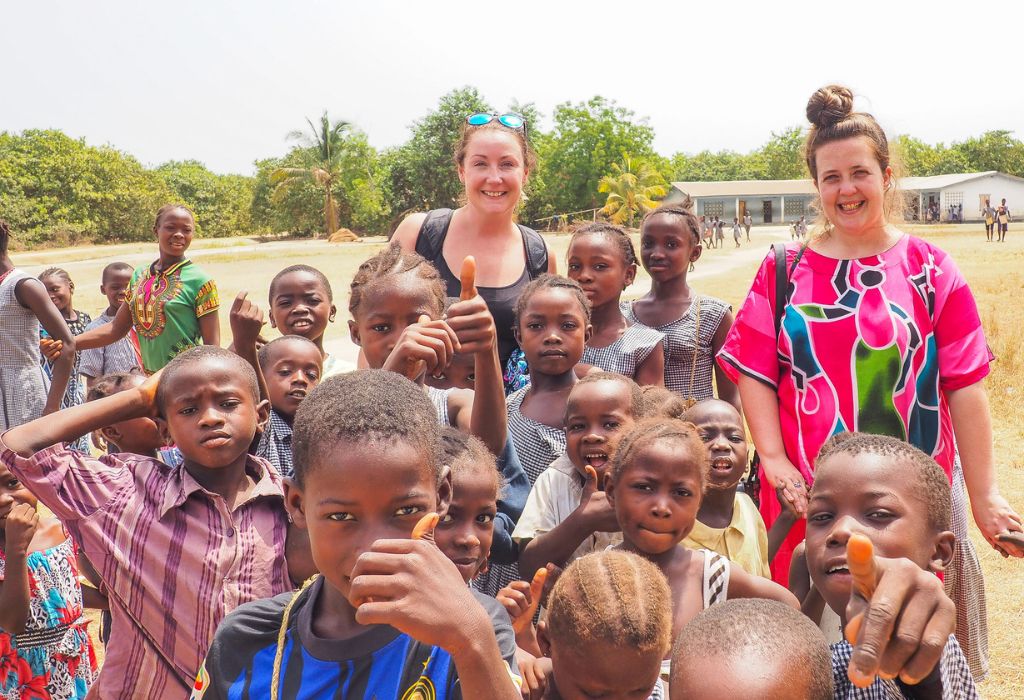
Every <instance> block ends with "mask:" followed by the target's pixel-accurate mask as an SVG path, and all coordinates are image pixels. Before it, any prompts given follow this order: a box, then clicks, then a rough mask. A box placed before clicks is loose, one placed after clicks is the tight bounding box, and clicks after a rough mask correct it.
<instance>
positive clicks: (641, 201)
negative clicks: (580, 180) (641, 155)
mask: <svg viewBox="0 0 1024 700" xmlns="http://www.w3.org/2000/svg"><path fill="white" fill-rule="evenodd" d="M597 189H598V191H599V192H607V193H608V200H607V201H606V202H605V205H604V208H603V209H601V213H602V214H605V215H606V216H609V217H611V220H612V223H615V224H619V225H621V224H627V225H628V226H629V227H630V228H632V227H633V221H634V219H635V218H636V215H637V214H640V213H643V212H648V211H650V210H652V209H654V208H656V207H657V206H658V202H657V200H659V199H661V198H663V197H664V196H665V194H666V193H667V192H668V183H666V182H665V179H664V178H663V177H662V176H661V173H659V172H658V171H657V170H656V169H654V168H653V167H652V166H651V165H650V164H649V163H645V162H644V161H642V160H636V159H634V158H633V157H631V156H629V155H626V154H623V156H622V163H621V164H620V163H612V174H610V175H605V176H604V177H602V178H601V182H600V183H599V184H598V187H597Z"/></svg>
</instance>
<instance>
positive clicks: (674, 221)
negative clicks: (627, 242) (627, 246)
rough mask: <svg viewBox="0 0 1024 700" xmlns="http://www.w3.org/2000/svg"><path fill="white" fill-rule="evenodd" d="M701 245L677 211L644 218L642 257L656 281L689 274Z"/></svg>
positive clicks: (641, 237) (641, 245)
mask: <svg viewBox="0 0 1024 700" xmlns="http://www.w3.org/2000/svg"><path fill="white" fill-rule="evenodd" d="M701 250H702V248H701V245H700V243H699V242H698V241H697V239H696V237H695V236H694V235H693V233H692V232H691V231H690V230H689V227H688V226H687V225H686V223H685V222H684V221H683V220H682V219H681V218H680V217H678V216H675V215H673V214H655V215H654V216H651V217H649V218H648V219H647V220H646V221H645V222H644V227H643V233H642V234H641V236H640V261H641V262H642V263H643V265H644V269H645V270H647V272H648V274H650V276H651V279H653V280H655V281H656V282H665V281H667V280H670V279H673V278H675V277H678V276H679V275H685V274H686V271H687V270H688V269H689V267H690V263H691V262H696V261H697V259H698V258H699V257H700V254H701Z"/></svg>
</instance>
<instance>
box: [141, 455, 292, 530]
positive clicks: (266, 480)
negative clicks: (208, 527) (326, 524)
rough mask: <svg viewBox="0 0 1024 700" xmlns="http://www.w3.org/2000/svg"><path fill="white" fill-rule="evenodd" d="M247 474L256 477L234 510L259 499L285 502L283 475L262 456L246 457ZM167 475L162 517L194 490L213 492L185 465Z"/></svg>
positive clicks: (208, 493) (169, 471) (161, 510)
mask: <svg viewBox="0 0 1024 700" xmlns="http://www.w3.org/2000/svg"><path fill="white" fill-rule="evenodd" d="M245 473H246V474H248V475H249V476H250V477H252V481H251V482H250V483H249V484H248V486H246V488H245V489H244V490H243V491H242V493H240V494H239V497H238V499H237V500H236V502H235V507H234V509H233V510H238V509H239V508H242V507H243V506H245V505H247V504H248V503H251V502H252V501H255V500H256V499H257V498H279V499H281V501H282V502H283V501H284V487H283V486H282V484H281V479H280V477H278V476H277V474H276V473H275V472H274V470H273V469H267V468H266V466H265V465H264V463H263V461H262V460H261V459H260V458H259V457H254V456H253V455H247V456H246V460H245ZM167 474H168V479H167V484H166V485H165V486H164V492H163V499H162V500H161V503H160V518H161V519H163V517H164V516H166V515H167V513H168V512H169V511H171V510H172V509H174V508H178V507H180V506H181V505H182V504H183V503H184V502H185V501H186V500H188V498H189V497H190V496H191V495H192V494H194V493H197V492H198V493H201V494H207V495H211V496H212V495H213V494H211V493H210V492H209V491H207V490H206V489H205V488H203V486H202V485H201V484H200V483H199V482H198V481H196V480H195V478H194V477H193V476H192V475H191V474H189V473H188V470H187V469H185V467H184V466H182V467H181V468H180V469H168V470H167Z"/></svg>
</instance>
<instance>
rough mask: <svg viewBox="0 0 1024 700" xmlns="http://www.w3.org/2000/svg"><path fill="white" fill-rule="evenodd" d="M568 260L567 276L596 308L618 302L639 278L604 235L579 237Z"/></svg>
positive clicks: (615, 246)
mask: <svg viewBox="0 0 1024 700" xmlns="http://www.w3.org/2000/svg"><path fill="white" fill-rule="evenodd" d="M567 258H568V271H567V275H568V277H569V278H570V279H573V280H576V281H577V282H579V284H580V286H581V287H583V293H584V294H586V295H587V299H589V300H590V304H591V305H592V306H593V307H595V308H596V307H598V306H603V305H605V304H608V303H610V302H618V299H619V296H620V295H621V294H622V290H624V289H625V288H626V287H628V286H629V285H631V284H632V283H633V278H634V277H635V276H636V265H626V263H625V260H623V258H622V249H621V248H619V246H618V245H616V243H615V241H613V240H612V239H611V238H609V237H608V236H606V235H603V234H601V235H598V234H586V235H577V236H576V237H575V238H574V239H573V241H572V244H571V245H570V246H569V253H568V255H567Z"/></svg>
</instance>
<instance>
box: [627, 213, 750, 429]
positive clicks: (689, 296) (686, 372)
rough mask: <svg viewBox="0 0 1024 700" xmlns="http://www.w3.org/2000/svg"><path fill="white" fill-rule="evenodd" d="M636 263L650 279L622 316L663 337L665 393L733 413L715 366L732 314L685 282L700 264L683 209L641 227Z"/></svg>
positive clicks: (730, 391) (728, 386)
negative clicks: (710, 402) (712, 402)
mask: <svg viewBox="0 0 1024 700" xmlns="http://www.w3.org/2000/svg"><path fill="white" fill-rule="evenodd" d="M640 230H641V234H640V235H641V238H640V260H641V262H642V263H643V266H644V269H645V270H647V272H648V273H649V274H650V275H651V290H650V291H649V292H648V293H647V294H646V295H644V296H643V297H641V298H640V299H637V300H636V301H634V302H624V303H623V313H624V315H625V316H626V318H627V319H628V320H629V321H631V322H634V323H641V324H643V325H645V326H647V327H649V328H653V329H654V330H656V331H658V332H659V333H662V334H664V335H665V387H666V388H668V389H671V390H672V391H674V392H676V393H677V394H679V395H680V396H682V397H683V398H684V399H686V400H693V401H695V402H696V401H702V400H704V399H710V398H711V397H712V396H714V391H713V389H712V378H714V384H715V387H716V388H717V389H718V398H720V399H722V400H724V401H728V402H729V403H731V404H733V405H734V406H736V407H737V409H738V408H739V392H738V391H737V390H736V385H735V384H733V383H732V381H731V380H730V379H729V378H728V377H727V376H726V374H725V373H724V371H722V370H721V369H720V368H718V367H716V366H715V355H716V354H717V353H718V351H719V350H720V349H721V347H722V344H723V343H724V342H725V338H726V336H727V335H728V333H729V329H730V328H731V327H732V311H730V309H729V305H728V304H727V303H725V302H724V301H722V300H721V299H715V298H714V297H709V296H705V295H702V294H698V293H697V291H696V290H694V289H693V288H692V287H690V285H689V284H687V282H686V273H687V270H688V269H689V265H690V263H691V262H695V261H696V260H697V259H698V258H700V254H701V245H700V229H699V227H698V224H697V218H696V217H695V216H694V215H693V212H691V211H690V210H689V209H685V208H683V207H676V206H662V207H659V208H657V209H655V210H654V211H653V212H651V213H650V214H648V215H647V217H646V218H645V219H644V222H643V224H642V225H641V229H640Z"/></svg>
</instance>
